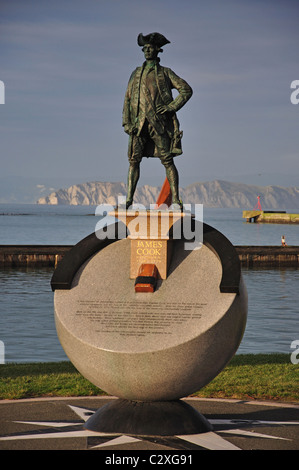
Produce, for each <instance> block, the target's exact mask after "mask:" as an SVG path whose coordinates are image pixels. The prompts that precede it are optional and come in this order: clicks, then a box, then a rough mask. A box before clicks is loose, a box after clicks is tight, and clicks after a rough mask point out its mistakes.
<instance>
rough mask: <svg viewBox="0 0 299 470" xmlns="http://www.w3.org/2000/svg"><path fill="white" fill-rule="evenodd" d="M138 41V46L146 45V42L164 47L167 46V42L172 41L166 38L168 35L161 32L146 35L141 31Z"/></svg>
mask: <svg viewBox="0 0 299 470" xmlns="http://www.w3.org/2000/svg"><path fill="white" fill-rule="evenodd" d="M137 43H138V46H144V45H145V44H153V45H154V46H158V47H162V46H165V44H169V43H170V41H168V39H166V37H165V36H163V34H160V33H150V34H147V35H146V36H143V34H142V33H140V34H139V35H138V38H137Z"/></svg>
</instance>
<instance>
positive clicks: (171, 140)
mask: <svg viewBox="0 0 299 470" xmlns="http://www.w3.org/2000/svg"><path fill="white" fill-rule="evenodd" d="M169 42H170V41H168V39H166V38H165V37H164V36H163V35H162V34H160V33H151V34H148V35H146V36H143V34H141V33H140V34H139V35H138V38H137V43H138V45H139V46H141V47H142V51H143V53H144V57H145V62H144V63H143V65H142V66H141V67H137V68H136V69H135V70H134V72H133V73H132V75H131V77H130V80H129V83H128V87H127V91H126V95H125V101H124V107H123V127H124V130H125V132H126V133H127V134H129V148H128V158H129V163H130V166H129V172H128V188H127V200H126V208H127V209H128V208H129V207H130V206H131V205H132V203H133V196H134V193H135V190H136V186H137V183H138V180H139V175H140V162H141V160H142V158H143V157H159V158H160V161H161V163H162V164H163V165H164V167H165V169H166V177H167V179H168V182H169V185H170V189H171V193H172V203H173V204H178V205H179V207H180V208H182V203H181V201H180V199H179V177H178V171H177V168H176V166H175V165H174V161H173V157H175V156H177V155H181V154H182V146H181V139H182V135H183V133H182V131H180V128H179V121H178V119H177V117H176V111H178V110H179V109H181V108H182V106H184V104H185V103H186V102H187V101H188V100H189V99H190V98H191V96H192V89H191V87H190V86H189V85H188V83H187V82H185V80H183V79H182V78H180V77H178V76H177V75H176V74H175V73H174V72H173V71H172V70H171V69H169V68H167V67H162V66H161V65H160V64H159V61H160V59H159V58H158V54H159V52H163V49H161V47H162V46H164V45H165V44H168V43H169ZM173 88H175V89H176V90H177V91H178V93H179V94H178V96H177V97H176V98H175V99H173V96H172V92H171V89H173Z"/></svg>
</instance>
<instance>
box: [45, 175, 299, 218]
mask: <svg viewBox="0 0 299 470" xmlns="http://www.w3.org/2000/svg"><path fill="white" fill-rule="evenodd" d="M159 192H160V188H158V187H154V186H147V185H146V186H141V187H137V190H136V193H135V198H134V202H136V203H139V204H143V205H144V206H148V205H149V204H154V203H155V202H156V200H157V197H158V195H159ZM125 195H126V185H125V184H124V183H107V182H92V183H83V184H75V185H73V186H70V187H69V188H67V189H59V190H58V191H54V192H52V193H51V194H49V195H48V196H46V197H41V198H40V199H39V200H38V201H37V203H38V204H72V205H98V204H111V205H116V204H117V202H118V196H125ZM257 196H260V200H261V204H262V208H263V209H264V210H296V211H297V212H298V210H299V187H291V188H284V187H281V186H254V185H248V184H242V183H230V182H227V181H219V180H216V181H209V182H205V183H193V184H191V185H189V186H187V187H186V188H181V190H180V197H181V199H182V201H183V203H184V204H193V203H200V204H203V205H204V206H205V207H223V208H224V207H226V208H234V207H236V208H242V209H252V208H253V207H254V206H255V205H256V203H257Z"/></svg>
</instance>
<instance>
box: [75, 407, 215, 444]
mask: <svg viewBox="0 0 299 470" xmlns="http://www.w3.org/2000/svg"><path fill="white" fill-rule="evenodd" d="M84 428H85V429H88V430H90V431H95V432H105V433H117V434H118V433H122V434H131V435H139V436H177V435H186V434H200V433H204V432H209V431H211V430H212V429H213V428H212V425H211V424H210V423H209V421H208V420H207V419H206V418H205V417H204V416H203V415H202V414H201V413H199V412H198V411H197V410H195V408H193V407H192V406H190V405H188V404H187V403H185V402H183V401H181V400H176V401H163V402H146V403H144V402H134V401H129V400H122V399H119V400H115V401H112V402H110V403H108V404H107V405H104V406H102V407H101V408H99V409H98V410H97V411H96V412H95V413H94V414H93V415H92V416H91V417H90V418H89V419H88V421H87V422H86V423H85V425H84Z"/></svg>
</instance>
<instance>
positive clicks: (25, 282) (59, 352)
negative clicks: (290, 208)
mask: <svg viewBox="0 0 299 470" xmlns="http://www.w3.org/2000/svg"><path fill="white" fill-rule="evenodd" d="M94 214H95V207H93V206H39V205H13V204H5V205H4V204H2V205H0V244H2V245H7V244H10V245H26V244H29V245H33V244H41V245H44V244H47V245H58V244H59V245H72V244H75V243H77V242H79V241H80V240H81V239H82V238H84V237H85V236H87V235H89V234H90V233H92V232H93V231H94V230H95V226H96V224H97V223H100V221H101V219H100V218H99V217H95V216H94ZM203 216H204V217H203V220H204V222H205V223H207V224H209V225H212V226H213V227H215V228H216V229H217V230H219V231H221V232H222V233H223V234H224V235H225V236H226V237H227V238H229V240H230V241H231V242H232V243H233V244H234V245H280V238H281V235H282V234H284V235H285V236H286V239H287V243H288V244H289V245H299V225H296V226H295V225H294V226H291V225H283V226H282V225H276V224H273V225H272V224H271V225H270V224H269V225H268V224H247V223H246V222H244V221H243V219H242V211H241V210H239V209H205V208H204V212H203ZM102 220H103V219H102ZM242 272H243V277H244V280H245V284H246V287H247V291H248V300H249V302H248V320H247V326H246V330H245V334H244V337H243V339H242V342H241V344H240V347H239V349H238V353H253V354H256V353H271V352H282V353H287V354H291V353H292V349H291V344H292V342H293V341H295V340H299V330H298V310H299V309H298V305H299V293H298V292H299V289H298V287H299V269H296V268H283V269H256V268H243V269H242ZM52 274H53V268H2V269H0V287H1V304H0V342H1V346H2V347H4V358H5V362H6V363H8V362H49V361H61V360H67V357H66V355H65V353H64V351H63V349H62V347H61V345H60V343H59V340H58V338H57V333H56V329H55V323H54V315H53V292H52V291H51V287H50V280H51V277H52Z"/></svg>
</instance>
